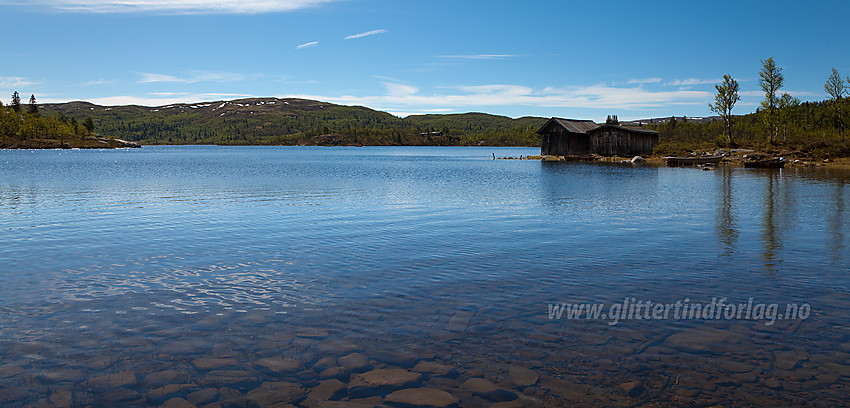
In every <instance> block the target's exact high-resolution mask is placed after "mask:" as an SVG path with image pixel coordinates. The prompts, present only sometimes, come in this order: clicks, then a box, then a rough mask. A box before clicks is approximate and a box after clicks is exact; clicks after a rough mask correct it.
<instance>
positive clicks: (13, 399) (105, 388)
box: [0, 146, 850, 407]
mask: <svg viewBox="0 0 850 408" xmlns="http://www.w3.org/2000/svg"><path fill="white" fill-rule="evenodd" d="M537 153H539V149H536V148H490V147H487V148H484V147H482V148H466V147H345V148H342V147H341V148H328V147H213V146H158V147H144V148H142V149H122V150H64V151H59V150H50V151H25V150H19V151H9V150H5V151H0V169H2V173H0V174H2V176H0V227H2V234H1V235H0V253H2V256H0V405H2V406H3V407H23V406H57V407H60V406H150V405H154V406H158V405H160V404H167V405H168V406H186V405H185V404H192V405H195V406H210V407H217V406H274V405H276V404H278V405H279V406H283V405H285V404H294V405H296V406H304V407H318V406H325V407H346V406H350V407H358V406H381V405H382V404H384V405H386V406H399V405H404V404H408V405H411V404H412V405H414V406H416V404H428V405H430V406H451V405H454V404H456V405H460V406H473V407H476V406H481V407H484V406H491V405H492V404H495V403H499V404H500V405H498V406H504V407H509V406H564V405H568V406H622V407H626V406H629V407H631V406H657V405H659V404H660V405H701V406H710V405H733V406H742V405H744V406H750V405H752V406H789V405H798V404H799V405H805V404H811V405H815V406H837V405H843V404H845V403H846V399H847V397H848V395H850V327H848V324H850V315H848V310H850V296H848V291H850V289H848V286H850V273H848V272H850V267H848V265H850V251H848V244H849V243H850V197H848V193H847V188H846V185H847V183H848V181H849V180H850V172H846V171H838V170H826V169H822V168H788V169H782V170H757V169H744V168H732V167H722V166H721V168H719V169H718V170H716V171H701V170H699V169H693V168H666V167H652V166H631V165H620V164H603V163H593V164H587V163H547V162H539V161H529V160H493V154H495V156H497V157H502V156H513V157H518V156H520V155H531V154H537ZM579 307H581V308H582V309H581V310H579V309H578V308H579ZM591 309H592V310H591ZM579 312H580V313H579ZM180 404H184V405H180Z"/></svg>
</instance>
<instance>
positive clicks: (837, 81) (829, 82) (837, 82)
mask: <svg viewBox="0 0 850 408" xmlns="http://www.w3.org/2000/svg"><path fill="white" fill-rule="evenodd" d="M847 82H848V83H850V78H848V79H847ZM823 90H824V91H826V93H827V94H829V96H830V98H831V100H830V102H831V105H832V110H833V115H834V116H833V117H834V120H835V127H836V128H837V129H838V136H839V138H841V140H842V141H844V115H843V112H842V110H843V109H842V104H841V100H842V99H843V98H844V95H845V94H846V93H847V86H845V85H844V80H843V79H841V75H840V74H839V73H838V70H837V69H835V68H833V69H832V74H830V76H829V78H827V79H826V83H825V84H824V85H823Z"/></svg>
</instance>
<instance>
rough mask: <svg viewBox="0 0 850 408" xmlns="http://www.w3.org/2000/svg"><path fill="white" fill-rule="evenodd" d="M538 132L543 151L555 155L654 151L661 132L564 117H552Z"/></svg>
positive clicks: (607, 154) (638, 153)
mask: <svg viewBox="0 0 850 408" xmlns="http://www.w3.org/2000/svg"><path fill="white" fill-rule="evenodd" d="M537 133H538V134H539V135H540V139H541V140H540V142H541V147H540V154H541V155H553V156H586V155H589V154H599V155H603V156H613V155H617V156H635V155H640V154H644V153H649V152H650V151H652V149H653V148H654V147H655V146H656V145H657V144H658V135H659V133H658V132H656V131H654V130H649V129H643V128H633V127H625V126H617V125H602V126H599V125H597V124H596V123H594V122H593V121H591V120H576V119H563V118H552V119H549V121H548V122H546V124H545V125H543V127H541V128H540V130H538V131H537Z"/></svg>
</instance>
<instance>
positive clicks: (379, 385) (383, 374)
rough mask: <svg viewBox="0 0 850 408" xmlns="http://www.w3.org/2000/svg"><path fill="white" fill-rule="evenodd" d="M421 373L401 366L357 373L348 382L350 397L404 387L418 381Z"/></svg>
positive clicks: (370, 394) (364, 395) (366, 395)
mask: <svg viewBox="0 0 850 408" xmlns="http://www.w3.org/2000/svg"><path fill="white" fill-rule="evenodd" d="M421 379H422V374H419V373H414V372H410V371H407V370H404V369H401V368H380V369H376V370H372V371H367V372H365V373H363V374H357V375H356V376H354V378H353V379H352V380H351V382H350V383H349V384H348V389H349V393H348V394H349V396H350V397H354V398H357V397H368V396H372V395H377V394H380V393H381V392H386V391H393V390H397V389H400V388H405V387H408V386H410V385H413V384H415V383H417V382H419V381H420V380H421Z"/></svg>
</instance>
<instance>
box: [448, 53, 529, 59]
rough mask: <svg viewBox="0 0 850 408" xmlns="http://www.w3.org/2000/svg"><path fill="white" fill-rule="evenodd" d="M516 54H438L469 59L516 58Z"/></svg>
mask: <svg viewBox="0 0 850 408" xmlns="http://www.w3.org/2000/svg"><path fill="white" fill-rule="evenodd" d="M518 56H519V55H513V54H470V55H440V58H453V59H471V60H494V59H506V58H516V57H518Z"/></svg>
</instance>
